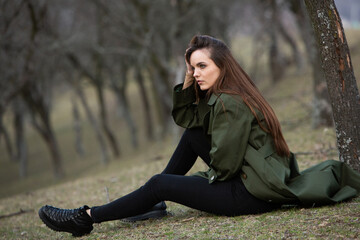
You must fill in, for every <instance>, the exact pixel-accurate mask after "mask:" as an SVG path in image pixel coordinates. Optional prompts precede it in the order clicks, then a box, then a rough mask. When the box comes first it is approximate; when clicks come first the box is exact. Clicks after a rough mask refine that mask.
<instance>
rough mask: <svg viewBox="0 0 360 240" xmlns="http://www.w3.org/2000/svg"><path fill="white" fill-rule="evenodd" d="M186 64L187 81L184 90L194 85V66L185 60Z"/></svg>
mask: <svg viewBox="0 0 360 240" xmlns="http://www.w3.org/2000/svg"><path fill="white" fill-rule="evenodd" d="M185 64H186V73H185V80H184V84H183V88H182V89H185V88H188V87H190V86H191V85H193V83H194V80H195V78H194V76H193V75H194V69H193V68H192V66H191V65H190V63H188V62H187V61H186V59H185Z"/></svg>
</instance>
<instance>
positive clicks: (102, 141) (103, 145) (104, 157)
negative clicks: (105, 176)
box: [74, 84, 109, 164]
mask: <svg viewBox="0 0 360 240" xmlns="http://www.w3.org/2000/svg"><path fill="white" fill-rule="evenodd" d="M74 87H75V91H76V93H77V96H78V97H79V98H80V101H81V104H82V105H83V107H84V109H85V112H86V115H87V117H88V119H89V121H90V124H91V126H92V127H93V129H94V131H95V135H96V139H97V140H98V142H99V146H100V152H101V157H100V161H101V163H103V164H107V163H108V162H109V154H108V152H107V149H106V143H105V139H104V137H103V135H102V133H101V130H100V127H99V125H98V123H97V122H96V119H95V117H94V115H93V114H92V112H91V110H90V107H89V104H88V103H87V101H86V97H85V95H84V93H83V91H82V90H81V88H80V87H79V86H76V84H75V86H74Z"/></svg>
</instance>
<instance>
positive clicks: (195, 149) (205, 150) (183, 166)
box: [124, 128, 211, 222]
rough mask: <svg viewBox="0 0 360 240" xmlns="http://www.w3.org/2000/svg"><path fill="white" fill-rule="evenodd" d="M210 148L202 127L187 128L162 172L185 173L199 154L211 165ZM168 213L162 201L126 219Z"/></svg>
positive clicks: (144, 217)
mask: <svg viewBox="0 0 360 240" xmlns="http://www.w3.org/2000/svg"><path fill="white" fill-rule="evenodd" d="M210 148H211V147H210V143H209V141H208V139H207V138H206V136H205V134H204V131H203V129H202V128H192V129H186V130H185V132H184V133H183V135H182V137H181V139H180V141H179V144H178V145H177V147H176V149H175V151H174V153H173V155H172V157H171V158H170V161H169V162H168V164H167V166H166V168H165V169H164V170H163V172H162V174H176V175H185V174H186V173H187V172H188V171H189V170H190V169H191V167H192V166H193V165H194V163H195V161H196V159H197V158H198V156H200V157H201V158H202V159H203V160H204V162H205V163H206V164H207V165H209V164H210V155H209V152H210ZM166 215H167V212H166V204H165V203H164V202H160V203H156V205H153V206H150V208H148V209H145V210H143V211H141V212H139V213H138V215H135V216H131V217H128V218H126V219H124V220H126V221H132V222H133V221H141V220H145V219H148V218H160V217H164V216H166Z"/></svg>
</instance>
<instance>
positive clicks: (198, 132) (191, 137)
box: [162, 128, 211, 175]
mask: <svg viewBox="0 0 360 240" xmlns="http://www.w3.org/2000/svg"><path fill="white" fill-rule="evenodd" d="M210 149H211V146H210V143H209V141H208V139H207V138H206V136H205V134H204V131H203V129H202V128H192V129H186V130H185V132H184V133H183V135H182V137H181V139H180V142H179V144H178V146H177V147H176V149H175V151H174V153H173V155H172V157H171V158H170V161H169V163H168V164H167V166H166V168H165V169H164V171H163V172H162V173H163V174H176V175H185V174H186V173H187V172H188V171H189V170H190V169H191V167H192V166H193V165H194V163H195V161H196V159H197V157H198V156H199V157H201V159H202V160H203V161H204V162H205V163H206V164H207V165H209V164H210V155H209V152H210Z"/></svg>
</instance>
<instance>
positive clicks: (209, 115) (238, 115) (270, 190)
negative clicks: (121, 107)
mask: <svg viewBox="0 0 360 240" xmlns="http://www.w3.org/2000/svg"><path fill="white" fill-rule="evenodd" d="M185 62H186V65H187V72H186V77H185V81H184V83H183V84H180V85H178V86H176V87H175V89H174V107H173V112H172V114H173V117H174V120H175V122H176V123H177V124H178V125H180V126H182V127H184V128H186V130H185V132H184V134H183V136H182V138H181V140H180V142H179V144H178V146H177V148H176V150H175V152H174V154H173V156H172V157H171V159H170V161H169V163H168V165H167V166H166V168H165V170H164V171H163V172H162V173H161V174H157V175H155V176H153V177H152V178H151V179H150V180H149V181H148V182H147V183H146V184H145V185H144V186H142V187H140V188H139V189H137V190H135V191H134V192H132V193H130V194H128V195H126V196H124V197H121V198H119V199H117V200H115V201H113V202H111V203H109V204H106V205H103V206H98V207H92V208H89V207H88V206H86V205H85V206H84V207H81V208H78V209H71V210H68V209H58V208H55V207H52V206H44V207H42V208H41V209H40V210H39V216H40V218H41V219H42V220H43V221H44V223H45V224H46V225H47V226H48V227H50V228H51V229H53V230H55V231H65V232H70V233H72V234H73V235H74V236H81V235H84V234H88V233H90V232H91V230H92V229H93V227H92V224H93V223H94V222H95V223H100V222H104V221H110V220H115V219H123V218H128V217H131V216H136V215H137V216H136V217H135V218H130V220H138V219H143V218H147V217H160V216H162V215H165V213H166V211H165V208H166V205H164V203H163V201H165V200H166V201H173V202H177V203H179V204H183V205H186V206H188V207H191V208H195V209H198V210H201V211H206V212H209V213H213V214H218V215H226V216H236V215H242V214H255V213H263V212H268V211H272V210H274V209H278V208H279V207H280V206H281V204H284V203H286V204H311V205H313V204H328V203H334V202H339V201H342V200H345V199H348V198H350V197H354V196H356V195H357V194H358V192H359V191H360V189H359V186H360V177H359V175H358V174H357V173H355V172H354V171H352V170H351V169H350V168H348V167H347V166H346V165H345V164H342V163H340V162H337V161H327V162H324V163H322V164H319V165H317V166H315V167H313V168H311V169H308V170H306V171H304V172H303V173H301V174H300V173H299V171H298V167H297V163H296V160H295V158H294V156H293V154H292V153H291V152H290V151H289V148H288V146H287V144H286V142H285V140H284V138H283V135H282V133H281V129H280V125H279V121H278V119H277V118H276V116H275V114H274V112H273V110H272V109H271V107H270V106H269V104H268V103H267V102H266V100H265V99H264V98H263V97H262V95H261V94H260V92H259V90H258V89H257V88H256V86H255V85H254V83H253V82H252V81H251V80H250V78H249V77H248V76H247V74H246V73H245V72H244V71H243V70H242V68H241V67H240V66H239V64H238V63H237V62H236V60H235V59H234V58H233V56H232V54H231V52H230V50H229V49H228V47H227V46H226V45H225V44H224V43H223V42H221V41H220V40H218V39H215V38H212V37H210V36H204V35H198V36H195V37H194V38H193V39H192V40H191V42H190V44H189V48H188V49H187V50H186V54H185ZM198 156H200V157H201V158H202V160H203V161H204V162H205V163H206V164H207V165H208V166H209V170H208V171H206V172H198V173H196V174H195V175H193V176H184V175H185V174H186V173H187V172H188V171H189V170H190V168H191V167H192V166H193V164H194V163H195V161H196V159H197V157H198ZM343 176H346V178H344V177H343ZM149 209H150V210H149Z"/></svg>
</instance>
